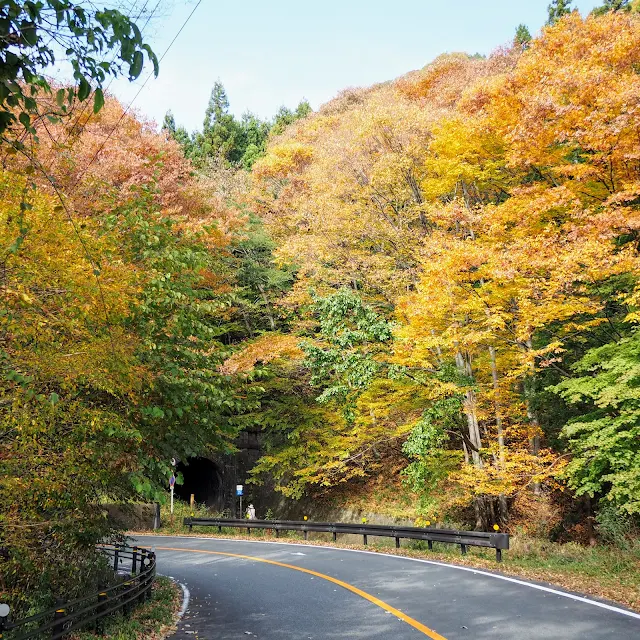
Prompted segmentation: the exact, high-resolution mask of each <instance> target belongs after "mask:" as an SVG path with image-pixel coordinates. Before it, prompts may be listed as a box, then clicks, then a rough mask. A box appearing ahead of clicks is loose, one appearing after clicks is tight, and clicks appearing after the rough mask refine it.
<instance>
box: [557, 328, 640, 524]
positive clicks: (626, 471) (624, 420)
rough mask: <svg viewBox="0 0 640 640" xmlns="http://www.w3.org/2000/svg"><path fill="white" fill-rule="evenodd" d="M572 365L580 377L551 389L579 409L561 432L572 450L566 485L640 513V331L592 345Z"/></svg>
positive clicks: (578, 491) (619, 507)
mask: <svg viewBox="0 0 640 640" xmlns="http://www.w3.org/2000/svg"><path fill="white" fill-rule="evenodd" d="M573 368H574V370H575V371H576V372H577V373H579V374H582V375H581V376H580V377H577V378H573V379H570V380H566V381H565V382H562V383H560V384H558V385H557V386H556V387H555V388H554V390H555V391H556V392H557V393H559V394H560V395H561V396H562V397H563V398H564V399H565V400H566V401H567V402H569V403H571V404H579V405H581V407H582V411H581V415H580V416H579V417H577V418H574V419H572V420H570V421H569V422H568V424H567V425H566V426H565V428H564V431H563V433H564V436H565V437H566V438H567V440H568V442H569V446H570V448H571V451H572V452H573V454H574V458H573V459H572V460H571V462H570V463H569V465H568V467H567V469H566V474H567V477H568V478H569V483H570V486H572V487H573V488H574V489H575V490H576V493H578V494H579V495H580V494H587V495H590V496H594V495H596V494H601V495H602V494H603V495H606V497H607V499H608V500H610V501H611V502H612V503H613V504H614V505H616V507H617V508H618V509H619V510H621V511H624V512H626V513H630V514H634V513H636V514H637V513H640V392H639V388H640V332H638V331H635V332H634V333H633V334H632V335H631V336H630V337H628V338H623V339H621V340H618V341H617V342H612V343H610V344H606V345H604V346H602V347H598V348H595V349H591V350H590V351H588V352H587V354H586V355H585V356H584V357H583V358H582V359H581V360H580V361H579V362H578V363H576V364H575V365H574V367H573Z"/></svg>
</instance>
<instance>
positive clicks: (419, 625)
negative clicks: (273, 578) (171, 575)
mask: <svg viewBox="0 0 640 640" xmlns="http://www.w3.org/2000/svg"><path fill="white" fill-rule="evenodd" d="M156 549H157V550H158V551H181V552H184V553H205V554H209V555H213V556H228V557H230V558H242V559H243V560H253V561H254V562H264V563H265V564H273V565H275V566H276V567H285V568H286V569H293V570H294V571H301V572H302V573H308V574H310V575H312V576H316V577H317V578H322V579H323V580H327V581H329V582H333V584H337V585H339V586H341V587H343V588H344V589H347V591H351V592H352V593H355V594H356V595H358V596H360V597H361V598H364V599H365V600H368V601H369V602H372V603H373V604H375V605H376V606H378V607H380V608H381V609H384V610H385V611H388V612H389V613H392V614H393V615H394V616H396V617H397V618H400V620H403V621H404V622H406V623H407V624H408V625H411V626H412V627H413V628H414V629H417V630H418V631H421V632H422V633H424V635H425V636H428V637H429V638H431V639H432V640H447V639H446V638H445V637H444V636H441V635H440V634H439V633H436V632H435V631H433V630H432V629H429V627H425V626H424V625H423V624H422V623H421V622H418V621H417V620H414V619H413V618H411V617H410V616H408V615H407V614H405V613H402V611H399V610H398V609H395V608H394V607H392V606H391V605H389V604H387V603H386V602H383V601H382V600H380V599H378V598H376V597H375V596H372V595H371V594H369V593H367V592H366V591H362V589H358V587H354V586H353V585H351V584H349V583H347V582H343V581H342V580H338V579H337V578H332V577H331V576H327V575H325V574H324V573H318V572H317V571H312V570H311V569H305V568H304V567H297V566H296V565H294V564H285V563H284V562H276V561H275V560H266V559H265V558H256V557H254V556H243V555H240V554H239V553H225V552H224V551H207V550H204V549H177V548H175V547H156Z"/></svg>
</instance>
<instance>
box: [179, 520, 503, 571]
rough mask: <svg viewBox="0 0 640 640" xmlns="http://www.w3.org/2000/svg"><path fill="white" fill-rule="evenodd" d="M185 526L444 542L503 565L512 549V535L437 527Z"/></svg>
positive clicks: (226, 522) (198, 522)
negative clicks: (478, 550)
mask: <svg viewBox="0 0 640 640" xmlns="http://www.w3.org/2000/svg"><path fill="white" fill-rule="evenodd" d="M184 525H185V526H187V527H189V531H192V530H193V527H218V531H219V532H222V528H223V527H232V528H236V529H246V530H247V533H248V534H250V533H251V529H268V530H272V531H275V532H276V537H278V535H279V534H280V531H302V532H303V533H304V539H305V540H306V539H307V537H308V533H309V531H320V532H324V533H331V534H333V540H334V541H336V540H337V537H338V534H347V533H349V534H356V535H361V536H362V538H363V542H364V544H365V545H366V544H367V542H368V538H369V536H379V537H382V538H395V540H396V548H399V547H400V540H401V539H403V538H407V539H411V540H426V541H427V544H428V546H429V549H433V543H434V542H444V543H447V544H459V545H460V550H461V552H462V554H466V553H467V547H489V548H492V549H495V550H496V560H497V561H498V562H501V561H502V551H503V549H508V548H509V534H507V533H489V532H485V531H457V530H455V529H436V528H435V527H433V528H432V527H425V528H421V527H400V526H395V525H378V524H350V523H344V522H309V521H307V520H299V521H294V520H237V519H236V520H234V519H227V518H185V519H184Z"/></svg>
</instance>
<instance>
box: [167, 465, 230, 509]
mask: <svg viewBox="0 0 640 640" xmlns="http://www.w3.org/2000/svg"><path fill="white" fill-rule="evenodd" d="M176 471H177V472H181V473H182V475H183V477H184V483H183V484H181V485H176V487H175V493H176V496H177V497H178V498H180V499H181V500H184V501H185V502H189V500H190V498H191V494H192V493H193V494H194V495H195V501H196V502H198V503H199V504H205V505H207V507H211V508H212V509H218V510H221V509H222V507H223V501H224V496H223V491H222V474H221V472H220V468H219V467H218V465H217V464H216V463H215V462H212V461H211V460H209V459H208V458H189V460H187V462H186V463H184V462H179V463H178V465H177V466H176Z"/></svg>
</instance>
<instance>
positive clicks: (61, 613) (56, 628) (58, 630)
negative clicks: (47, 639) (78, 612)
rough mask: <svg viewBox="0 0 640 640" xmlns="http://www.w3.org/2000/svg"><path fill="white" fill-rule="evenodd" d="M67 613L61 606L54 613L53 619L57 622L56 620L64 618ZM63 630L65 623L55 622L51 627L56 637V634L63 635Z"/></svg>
mask: <svg viewBox="0 0 640 640" xmlns="http://www.w3.org/2000/svg"><path fill="white" fill-rule="evenodd" d="M66 615H67V612H66V610H65V609H63V608H62V607H60V608H59V609H57V610H56V612H55V613H54V614H53V620H54V622H55V621H56V620H60V619H61V618H64V617H65V616H66ZM63 632H64V624H62V623H58V624H54V625H53V627H52V628H51V637H52V638H55V637H56V636H59V635H61V634H62V633H63Z"/></svg>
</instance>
